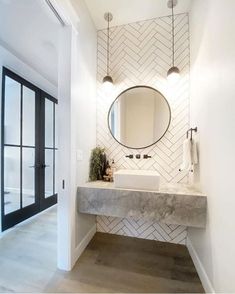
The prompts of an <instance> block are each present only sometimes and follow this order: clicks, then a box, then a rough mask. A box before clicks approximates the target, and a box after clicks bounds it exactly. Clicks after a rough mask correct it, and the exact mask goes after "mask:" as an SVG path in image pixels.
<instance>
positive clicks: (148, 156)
mask: <svg viewBox="0 0 235 294" xmlns="http://www.w3.org/2000/svg"><path fill="white" fill-rule="evenodd" d="M143 158H144V159H147V158H152V156H150V155H148V154H144V155H143Z"/></svg>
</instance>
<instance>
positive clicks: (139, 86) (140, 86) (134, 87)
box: [107, 85, 171, 150]
mask: <svg viewBox="0 0 235 294" xmlns="http://www.w3.org/2000/svg"><path fill="white" fill-rule="evenodd" d="M136 88H148V89H151V90H154V91H156V92H158V93H159V94H160V95H161V96H162V97H163V99H164V100H165V101H166V104H167V106H168V109H169V114H170V117H169V123H168V125H167V128H166V130H165V132H164V133H163V135H162V136H161V137H160V138H159V139H158V140H157V141H155V142H154V143H152V144H150V145H147V146H144V147H130V146H127V145H125V144H123V143H121V142H119V141H118V140H117V139H116V138H115V137H114V135H113V134H112V131H111V128H110V124H109V115H110V112H111V109H112V107H113V105H114V103H115V102H116V101H117V100H118V98H119V97H120V96H121V95H122V94H124V93H125V92H127V91H129V90H131V89H136ZM107 122H108V128H109V132H110V134H111V136H112V137H113V139H114V140H115V141H116V142H117V143H118V144H120V145H122V146H123V147H126V148H128V149H135V150H138V149H145V148H148V147H151V146H153V145H155V144H156V143H157V142H159V141H160V140H161V139H162V138H163V137H164V136H165V134H166V132H167V131H168V129H169V127H170V124H171V107H170V104H169V102H168V101H167V99H166V97H165V96H164V95H163V94H162V93H161V92H160V91H158V90H157V89H155V88H153V87H150V86H145V85H138V86H133V87H130V88H127V89H125V90H124V91H122V92H121V93H120V94H119V95H118V96H117V97H116V98H115V99H114V101H113V102H112V104H111V105H110V107H109V111H108V117H107Z"/></svg>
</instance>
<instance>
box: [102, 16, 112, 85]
mask: <svg viewBox="0 0 235 294" xmlns="http://www.w3.org/2000/svg"><path fill="white" fill-rule="evenodd" d="M104 19H105V20H106V21H107V22H108V27H107V75H106V76H105V77H104V78H103V84H104V87H105V88H106V89H107V90H109V89H111V88H112V86H113V79H112V77H111V76H110V74H109V42H110V38H109V23H110V21H112V19H113V16H112V14H111V13H110V12H106V13H105V14H104Z"/></svg>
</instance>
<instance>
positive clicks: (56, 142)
mask: <svg viewBox="0 0 235 294" xmlns="http://www.w3.org/2000/svg"><path fill="white" fill-rule="evenodd" d="M54 106H55V148H58V128H57V119H58V116H57V104H55V105H54Z"/></svg>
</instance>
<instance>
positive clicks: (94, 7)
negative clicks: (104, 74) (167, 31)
mask: <svg viewBox="0 0 235 294" xmlns="http://www.w3.org/2000/svg"><path fill="white" fill-rule="evenodd" d="M85 2H86V5H87V7H88V9H89V11H90V14H91V17H92V19H93V21H94V24H95V26H96V28H97V29H103V28H105V27H106V26H107V23H106V22H105V20H104V13H105V12H111V13H112V14H113V17H114V18H113V21H112V23H111V26H116V25H123V24H127V23H131V22H136V21H141V20H146V19H151V18H155V17H161V16H166V15H170V14H171V10H170V9H169V8H168V7H167V2H168V0H85ZM190 4H191V0H178V4H177V6H176V7H175V13H176V14H177V13H183V12H188V11H189V8H190Z"/></svg>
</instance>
